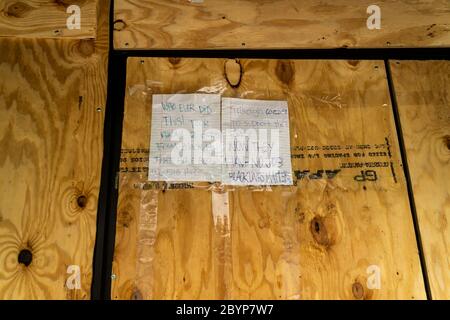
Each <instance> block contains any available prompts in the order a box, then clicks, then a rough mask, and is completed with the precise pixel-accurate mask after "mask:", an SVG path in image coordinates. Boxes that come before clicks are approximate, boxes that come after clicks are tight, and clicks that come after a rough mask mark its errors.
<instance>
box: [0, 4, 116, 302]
mask: <svg viewBox="0 0 450 320" xmlns="http://www.w3.org/2000/svg"><path fill="white" fill-rule="evenodd" d="M102 3H103V5H104V8H105V11H103V14H102V15H101V17H100V21H99V26H100V29H99V34H98V36H97V41H94V40H67V41H62V40H52V39H49V40H43V39H39V40H36V39H13V38H2V39H0V47H1V50H0V149H1V150H2V152H1V154H0V177H1V180H0V193H1V197H0V299H88V298H89V296H90V286H91V278H92V270H91V269H92V259H93V250H94V242H95V233H96V212H97V201H98V191H99V184H100V171H101V162H102V161H101V160H102V148H103V113H104V107H105V101H106V80H107V68H106V66H107V52H108V14H107V12H108V10H107V9H108V2H107V1H105V0H102ZM21 252H22V254H24V252H25V254H26V252H28V259H25V260H24V256H22V257H21ZM69 265H77V266H79V267H80V271H81V274H80V275H81V289H78V290H76V289H74V290H70V289H69V288H67V287H66V280H67V279H68V277H69V276H70V274H68V273H67V268H68V266H69Z"/></svg>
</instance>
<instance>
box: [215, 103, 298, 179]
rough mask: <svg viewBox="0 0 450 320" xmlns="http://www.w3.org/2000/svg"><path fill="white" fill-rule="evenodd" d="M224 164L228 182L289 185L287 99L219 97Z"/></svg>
mask: <svg viewBox="0 0 450 320" xmlns="http://www.w3.org/2000/svg"><path fill="white" fill-rule="evenodd" d="M222 135H223V141H224V144H225V145H224V154H225V156H226V159H225V160H226V164H225V165H224V168H223V176H222V182H223V183H224V184H230V185H292V167H291V154H290V141H289V115H288V105H287V101H270V100H247V99H235V98H223V99H222Z"/></svg>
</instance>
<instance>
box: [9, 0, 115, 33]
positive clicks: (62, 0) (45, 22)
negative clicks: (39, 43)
mask: <svg viewBox="0 0 450 320" xmlns="http://www.w3.org/2000/svg"><path fill="white" fill-rule="evenodd" d="M99 1H100V2H101V6H102V7H103V8H99V9H101V10H104V8H105V6H108V5H107V4H105V2H102V0H70V1H67V0H57V1H54V0H2V1H0V37H20V38H76V39H86V38H95V37H96V33H97V18H98V14H97V6H99V5H100V3H99ZM71 5H77V6H78V7H79V8H80V13H81V15H80V29H69V28H67V19H68V18H69V17H70V16H71V14H72V11H70V13H67V9H68V8H69V7H70V6H71Z"/></svg>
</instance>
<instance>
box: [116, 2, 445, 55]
mask: <svg viewBox="0 0 450 320" xmlns="http://www.w3.org/2000/svg"><path fill="white" fill-rule="evenodd" d="M373 4H377V5H378V6H379V7H380V9H381V29H379V30H378V29H374V30H369V29H368V28H367V19H368V18H369V16H370V14H368V13H367V8H368V7H369V6H370V5H373ZM114 11H115V12H114V21H115V23H114V47H115V48H116V49H169V48H172V49H204V48H211V49H214V48H236V49H249V48H252V49H257V48H264V49H266V48H340V47H358V48H361V47H367V48H385V47H448V46H450V22H449V21H450V6H449V2H448V0H425V1H412V0H400V1H398V0H387V1H383V2H374V1H369V0H363V1H360V0H358V1H357V0H353V1H350V0H333V1H331V0H324V1H317V0H306V1H289V0H276V1H263V0H233V1H222V0H205V1H184V0H175V1H165V0H115V9H114ZM371 12H372V11H371Z"/></svg>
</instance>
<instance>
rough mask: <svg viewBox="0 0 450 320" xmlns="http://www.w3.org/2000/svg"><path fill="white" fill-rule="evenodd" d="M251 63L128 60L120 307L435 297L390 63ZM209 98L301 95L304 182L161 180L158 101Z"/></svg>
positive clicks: (296, 164) (296, 142) (294, 135)
mask: <svg viewBox="0 0 450 320" xmlns="http://www.w3.org/2000/svg"><path fill="white" fill-rule="evenodd" d="M238 63H240V64H241V65H242V70H243V75H242V79H241V82H240V84H239V85H238V86H237V87H236V88H232V87H231V86H230V85H229V84H228V82H227V81H226V79H225V76H224V70H228V69H230V71H229V72H231V73H232V74H230V75H229V78H233V79H234V78H236V77H235V76H236V74H235V72H233V71H232V70H231V69H233V70H234V69H235V68H231V67H230V68H228V67H229V65H232V63H230V62H229V61H227V60H226V59H188V58H129V59H128V67H127V86H126V99H125V118H124V130H123V138H122V162H121V173H120V176H119V205H118V219H117V233H116V248H115V254H114V262H113V273H114V275H115V277H114V279H113V280H112V298H113V299H179V298H185V299H188V298H192V299H223V298H225V299H255V298H260V299H320V298H322V299H324V298H330V299H424V298H426V295H425V290H424V283H423V277H422V272H421V267H420V262H419V257H418V251H417V246H416V239H415V234H414V230H413V223H412V216H411V212H410V209H409V202H408V195H407V191H406V184H405V178H404V175H403V170H402V164H401V159H400V153H399V149H398V142H397V137H396V129H395V125H394V121H393V116H392V109H391V103H390V98H389V91H388V87H387V81H386V75H385V70H384V64H383V62H382V61H313V60H297V61H293V60H292V61H282V60H240V61H239V62H238ZM225 64H227V68H225ZM225 72H228V71H225ZM234 82H235V81H233V84H234ZM234 85H235V84H234ZM199 91H200V92H203V93H204V92H221V93H222V95H223V96H227V97H240V98H249V99H263V100H264V99H269V100H272V99H273V100H279V99H285V100H287V101H288V104H289V114H290V134H291V141H290V142H291V149H292V150H291V152H292V165H293V170H294V174H295V176H296V177H297V179H296V180H297V185H296V186H290V187H272V188H269V189H263V190H261V189H255V188H233V187H225V188H223V187H220V186H217V185H208V184H198V183H197V184H195V185H192V184H189V183H186V184H182V185H175V186H174V185H164V184H160V185H156V184H155V183H150V182H147V172H146V169H147V166H148V148H149V141H150V140H149V139H150V137H149V135H150V123H151V101H152V94H155V93H164V94H169V93H176V92H177V93H192V92H199ZM337 148H340V150H337ZM346 153H348V156H345V154H346ZM363 153H364V155H363ZM338 154H340V157H339V155H338ZM326 155H327V156H326ZM377 163H378V165H381V166H379V167H374V166H375V165H377ZM355 164H361V165H362V166H363V167H361V168H359V167H355V166H356V165H355ZM352 166H353V167H352ZM306 170H309V172H307V171H306ZM317 170H324V171H323V173H322V174H321V172H320V171H319V172H317ZM326 170H328V171H326ZM334 170H338V171H334ZM339 170H340V171H339ZM361 171H363V172H361ZM333 172H334V174H333ZM302 173H303V174H302ZM212 192H216V193H219V194H220V193H223V192H228V200H223V199H226V197H222V196H216V195H215V196H214V197H212ZM226 207H228V208H229V212H228V216H227V215H226V214H224V213H223V212H221V211H223V210H224V208H226ZM217 216H221V217H222V219H217ZM228 226H229V227H228ZM373 270H379V271H380V273H379V275H380V285H381V286H380V287H378V286H374V285H373V283H374V282H373V280H374V278H373V274H372V272H373ZM368 280H369V283H368ZM375 283H376V281H375Z"/></svg>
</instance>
